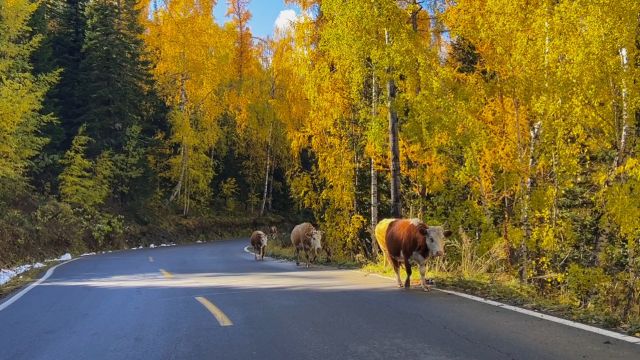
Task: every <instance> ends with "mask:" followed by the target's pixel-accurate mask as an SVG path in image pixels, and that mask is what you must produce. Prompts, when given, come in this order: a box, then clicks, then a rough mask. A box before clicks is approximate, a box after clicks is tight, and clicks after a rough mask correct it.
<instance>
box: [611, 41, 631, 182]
mask: <svg viewBox="0 0 640 360" xmlns="http://www.w3.org/2000/svg"><path fill="white" fill-rule="evenodd" d="M620 63H621V65H622V71H623V73H626V72H627V68H628V66H629V59H628V57H627V49H626V48H622V49H620ZM628 97H629V90H628V89H627V81H626V79H625V78H624V76H623V78H622V130H621V132H620V144H619V146H618V153H617V154H616V158H615V159H614V162H613V168H614V169H613V170H614V171H615V169H616V168H617V167H618V166H620V165H622V162H623V161H624V152H625V148H626V146H627V137H628V134H629V99H628Z"/></svg>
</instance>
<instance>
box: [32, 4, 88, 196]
mask: <svg viewBox="0 0 640 360" xmlns="http://www.w3.org/2000/svg"><path fill="white" fill-rule="evenodd" d="M86 3H87V0H45V1H42V2H39V7H38V9H37V11H36V12H35V14H34V15H33V18H32V20H31V23H32V27H33V31H34V32H35V33H36V34H38V35H41V36H42V38H43V40H42V42H41V44H40V46H39V47H38V49H37V50H36V51H35V52H34V53H33V55H32V62H33V65H34V72H35V73H36V74H40V73H48V72H51V71H54V70H58V71H60V80H59V81H58V82H57V83H56V84H55V86H53V87H52V88H51V89H50V90H49V91H48V92H47V94H46V97H45V99H44V106H43V110H42V113H44V114H49V113H50V114H53V115H54V116H55V118H56V121H55V122H51V123H49V124H47V125H46V126H44V128H43V130H42V132H43V134H44V135H45V136H46V137H47V138H48V140H49V142H48V144H47V145H46V146H45V147H44V149H43V151H42V152H41V153H40V154H38V156H37V158H36V159H34V164H35V166H34V168H33V169H32V174H31V177H32V178H33V183H34V185H35V186H36V187H37V188H38V189H40V190H45V189H49V188H51V190H55V189H56V188H57V178H58V175H59V174H60V172H61V171H62V165H61V163H60V160H61V158H62V157H63V156H64V152H65V151H66V150H67V149H68V148H69V146H70V144H71V141H72V139H73V137H74V135H75V134H76V133H77V132H78V128H79V126H80V124H79V123H78V122H77V121H75V119H77V117H78V110H79V109H80V104H81V100H80V99H79V94H81V93H82V89H81V83H80V81H79V78H78V74H79V67H80V61H81V59H82V54H81V50H82V44H83V42H84V28H85V23H86V22H85V18H84V9H85V6H86Z"/></svg>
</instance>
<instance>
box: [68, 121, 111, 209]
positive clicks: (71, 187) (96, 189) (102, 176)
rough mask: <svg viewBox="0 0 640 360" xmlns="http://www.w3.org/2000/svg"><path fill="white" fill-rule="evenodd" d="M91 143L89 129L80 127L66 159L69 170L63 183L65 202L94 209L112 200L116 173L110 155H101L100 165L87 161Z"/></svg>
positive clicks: (107, 153)
mask: <svg viewBox="0 0 640 360" xmlns="http://www.w3.org/2000/svg"><path fill="white" fill-rule="evenodd" d="M91 141H93V140H92V139H91V138H90V137H88V136H87V135H86V134H85V127H84V126H82V127H80V129H79V130H78V134H77V135H76V136H75V137H74V138H73V142H72V143H71V148H70V149H69V150H68V151H67V152H66V153H65V155H64V159H63V160H62V164H63V165H64V166H65V167H64V170H63V171H62V173H60V179H59V180H60V196H61V198H62V200H64V201H65V202H68V203H71V204H74V205H76V206H80V207H86V208H90V209H91V208H95V207H96V206H98V205H101V204H103V203H104V201H105V200H106V199H107V197H108V196H109V193H110V192H111V187H110V185H109V183H110V178H111V175H112V173H113V165H112V163H111V159H109V156H110V153H109V152H105V153H103V154H102V155H100V156H99V157H98V159H97V160H96V161H92V160H90V159H87V155H86V151H87V148H88V145H89V143H90V142H91Z"/></svg>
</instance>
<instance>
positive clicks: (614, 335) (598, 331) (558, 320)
mask: <svg viewBox="0 0 640 360" xmlns="http://www.w3.org/2000/svg"><path fill="white" fill-rule="evenodd" d="M359 272H362V273H364V274H367V275H369V276H375V277H379V278H382V279H387V280H394V279H393V278H391V277H388V276H384V275H380V274H375V273H367V272H365V271H359ZM435 290H438V291H440V292H443V293H447V294H451V295H456V296H460V297H463V298H465V299H469V300H473V301H477V302H481V303H484V304H487V305H491V306H496V307H499V308H503V309H507V310H511V311H515V312H517V313H520V314H525V315H529V316H533V317H535V318H538V319H542V320H547V321H552V322H555V323H558V324H563V325H566V326H570V327H573V328H577V329H581V330H585V331H589V332H592V333H595V334H598V335H603V336H607V337H610V338H614V339H617V340H622V341H626V342H629V343H632V344H636V345H640V338H637V337H635V336H629V335H624V334H620V333H617V332H615V331H611V330H605V329H601V328H598V327H595V326H591V325H586V324H582V323H579V322H576V321H571V320H567V319H562V318H559V317H556V316H551V315H547V314H543V313H539V312H537V311H533V310H527V309H523V308H519V307H517V306H513V305H507V304H503V303H501V302H498V301H493V300H488V299H485V298H481V297H479V296H474V295H469V294H465V293H461V292H457V291H451V290H444V289H435Z"/></svg>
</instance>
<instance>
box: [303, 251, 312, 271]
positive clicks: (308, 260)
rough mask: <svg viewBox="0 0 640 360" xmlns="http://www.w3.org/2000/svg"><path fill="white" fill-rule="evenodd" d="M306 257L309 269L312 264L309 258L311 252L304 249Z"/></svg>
mask: <svg viewBox="0 0 640 360" xmlns="http://www.w3.org/2000/svg"><path fill="white" fill-rule="evenodd" d="M304 255H305V256H306V257H307V267H309V265H310V264H309V263H310V262H311V259H310V258H309V250H307V249H304Z"/></svg>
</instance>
